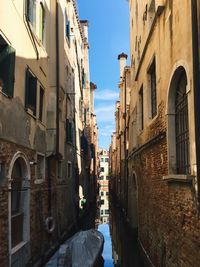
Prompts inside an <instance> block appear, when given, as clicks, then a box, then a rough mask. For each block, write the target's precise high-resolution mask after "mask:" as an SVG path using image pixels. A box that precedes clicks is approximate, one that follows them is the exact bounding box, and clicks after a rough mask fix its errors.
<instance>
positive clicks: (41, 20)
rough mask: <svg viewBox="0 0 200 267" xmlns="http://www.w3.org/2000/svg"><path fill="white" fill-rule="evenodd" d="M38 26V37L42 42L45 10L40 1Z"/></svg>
mask: <svg viewBox="0 0 200 267" xmlns="http://www.w3.org/2000/svg"><path fill="white" fill-rule="evenodd" d="M39 26H40V28H39V38H40V41H41V42H42V43H44V31H45V10H44V6H43V4H42V3H40V25H39Z"/></svg>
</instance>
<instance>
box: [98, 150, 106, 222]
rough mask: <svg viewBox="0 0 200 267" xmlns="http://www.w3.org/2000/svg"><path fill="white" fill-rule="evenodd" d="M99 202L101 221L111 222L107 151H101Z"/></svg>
mask: <svg viewBox="0 0 200 267" xmlns="http://www.w3.org/2000/svg"><path fill="white" fill-rule="evenodd" d="M98 184H99V200H100V220H101V222H102V223H108V222H109V186H108V184H109V153H108V151H107V150H105V149H100V150H99V177H98Z"/></svg>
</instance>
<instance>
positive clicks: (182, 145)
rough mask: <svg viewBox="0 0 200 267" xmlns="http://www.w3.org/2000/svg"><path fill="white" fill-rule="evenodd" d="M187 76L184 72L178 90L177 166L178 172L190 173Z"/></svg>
mask: <svg viewBox="0 0 200 267" xmlns="http://www.w3.org/2000/svg"><path fill="white" fill-rule="evenodd" d="M186 85H187V78H186V75H185V73H182V75H181V77H180V79H179V81H178V84H177V91H176V101H175V110H176V116H175V129H176V166H177V173H178V174H189V173H190V163H189V125H188V99H187V93H186Z"/></svg>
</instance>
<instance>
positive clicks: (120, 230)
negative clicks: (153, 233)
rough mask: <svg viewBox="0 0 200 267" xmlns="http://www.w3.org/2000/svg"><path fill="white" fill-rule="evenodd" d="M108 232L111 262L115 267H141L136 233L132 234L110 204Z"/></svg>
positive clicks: (114, 207)
mask: <svg viewBox="0 0 200 267" xmlns="http://www.w3.org/2000/svg"><path fill="white" fill-rule="evenodd" d="M110 232H111V238H112V248H113V252H112V255H113V260H114V264H115V266H116V267H143V266H144V264H143V262H142V260H141V257H140V255H139V249H138V243H137V233H135V232H132V231H131V230H130V229H129V227H128V225H127V223H126V222H125V220H124V219H123V214H122V212H121V211H120V209H119V207H117V206H116V205H115V204H114V203H112V202H111V203H110Z"/></svg>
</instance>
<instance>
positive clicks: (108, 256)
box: [98, 223, 114, 267]
mask: <svg viewBox="0 0 200 267" xmlns="http://www.w3.org/2000/svg"><path fill="white" fill-rule="evenodd" d="M98 230H99V231H100V232H101V233H102V234H103V235H104V241H105V243H104V249H103V255H102V256H103V259H104V267H114V265H113V257H112V241H111V236H110V229H109V225H108V224H107V223H106V224H100V225H99V226H98Z"/></svg>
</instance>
